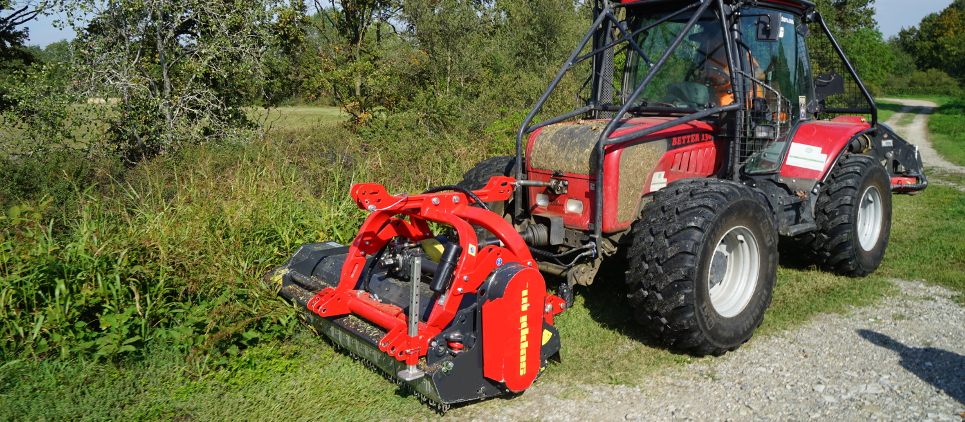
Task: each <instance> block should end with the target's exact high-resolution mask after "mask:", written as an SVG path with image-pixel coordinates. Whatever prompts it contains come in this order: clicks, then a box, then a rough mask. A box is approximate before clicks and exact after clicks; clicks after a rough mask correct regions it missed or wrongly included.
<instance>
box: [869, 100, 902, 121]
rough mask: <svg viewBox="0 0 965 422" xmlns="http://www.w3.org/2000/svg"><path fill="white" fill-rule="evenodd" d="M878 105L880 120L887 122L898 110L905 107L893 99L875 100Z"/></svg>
mask: <svg viewBox="0 0 965 422" xmlns="http://www.w3.org/2000/svg"><path fill="white" fill-rule="evenodd" d="M875 104H877V105H878V121H879V122H885V121H887V120H888V119H890V118H891V116H893V115H894V114H895V113H897V112H898V110H901V108H902V107H903V106H902V105H901V104H898V103H896V102H891V101H883V100H875Z"/></svg>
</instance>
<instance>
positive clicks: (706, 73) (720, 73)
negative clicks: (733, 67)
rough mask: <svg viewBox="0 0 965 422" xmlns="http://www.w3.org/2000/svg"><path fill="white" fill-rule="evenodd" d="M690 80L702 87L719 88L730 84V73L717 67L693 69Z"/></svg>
mask: <svg viewBox="0 0 965 422" xmlns="http://www.w3.org/2000/svg"><path fill="white" fill-rule="evenodd" d="M691 79H692V80H693V81H695V82H699V83H702V84H704V85H707V86H710V87H713V88H720V87H723V86H726V85H727V84H728V83H730V73H729V72H727V71H726V70H724V69H721V68H719V67H717V66H710V65H707V64H706V62H705V63H704V65H703V66H699V67H696V68H694V69H693V70H692V71H691Z"/></svg>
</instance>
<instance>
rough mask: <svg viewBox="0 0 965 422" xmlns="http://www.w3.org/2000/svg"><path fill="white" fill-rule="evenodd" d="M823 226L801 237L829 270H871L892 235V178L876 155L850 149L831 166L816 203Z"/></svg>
mask: <svg viewBox="0 0 965 422" xmlns="http://www.w3.org/2000/svg"><path fill="white" fill-rule="evenodd" d="M814 214H815V222H816V223H817V226H818V229H817V230H816V231H814V232H811V233H807V234H805V235H803V236H801V237H800V238H799V240H800V242H801V244H802V245H803V247H804V248H803V249H804V250H805V253H806V254H807V255H809V256H810V257H811V258H812V260H813V261H814V262H816V263H817V264H818V265H819V266H820V267H821V268H822V269H823V270H825V271H830V272H835V273H838V274H842V275H846V276H851V277H864V276H867V275H868V274H871V273H872V272H874V271H875V270H876V269H878V266H879V265H881V260H882V259H883V258H884V256H885V250H886V249H887V248H888V238H889V237H890V236H891V178H890V177H889V176H888V172H887V171H885V169H884V167H882V166H881V164H879V163H878V162H877V161H875V159H874V158H872V157H869V156H867V155H860V154H847V153H846V154H845V155H843V156H842V157H841V159H840V160H838V164H837V165H836V166H835V167H834V169H832V170H831V175H830V176H829V177H828V180H827V184H825V185H824V186H823V187H822V188H821V192H820V194H819V195H818V201H817V204H816V206H815V211H814Z"/></svg>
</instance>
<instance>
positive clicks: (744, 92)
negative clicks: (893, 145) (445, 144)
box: [513, 0, 877, 244]
mask: <svg viewBox="0 0 965 422" xmlns="http://www.w3.org/2000/svg"><path fill="white" fill-rule="evenodd" d="M596 2H597V3H596V5H595V6H594V15H595V18H594V22H593V25H592V26H591V27H590V29H589V30H588V31H587V33H586V35H584V36H583V38H582V40H581V41H580V43H579V44H578V45H577V46H576V48H575V49H574V50H573V53H572V54H571V55H570V56H569V58H568V59H567V61H566V62H565V64H564V65H563V68H562V69H560V71H559V72H558V73H557V74H556V77H555V78H554V79H553V81H552V82H550V84H549V86H548V87H547V88H546V90H545V91H544V92H543V94H542V95H541V96H540V98H539V100H538V101H537V102H536V104H535V105H534V106H533V108H532V109H531V110H530V112H529V114H527V115H526V118H525V119H524V120H523V122H522V124H521V125H520V127H519V130H518V131H517V134H516V156H517V157H522V156H523V146H524V142H525V137H526V135H528V134H530V133H532V132H534V131H536V130H537V129H539V128H542V127H544V126H548V125H552V124H556V123H560V122H563V121H566V120H569V119H573V118H576V117H578V116H584V115H591V116H594V117H597V116H603V115H605V114H604V113H606V114H609V113H612V116H614V117H613V118H612V119H611V120H610V121H609V123H608V124H607V125H606V127H605V129H604V130H603V131H602V132H601V133H600V137H599V140H598V141H597V143H596V146H595V154H596V155H595V159H596V161H597V162H596V167H595V168H596V172H595V175H594V176H595V181H596V189H595V190H596V192H598V194H597V195H595V200H594V203H593V205H592V206H593V208H592V214H593V219H594V221H593V227H592V229H593V231H594V233H593V239H592V240H593V241H595V242H596V244H599V240H600V239H601V237H602V227H603V224H602V223H603V221H602V220H603V212H602V209H603V195H602V192H604V189H603V184H604V180H603V161H604V158H605V157H604V149H605V148H606V146H608V145H614V144H619V143H623V142H627V141H630V140H633V139H638V138H641V137H644V136H648V135H651V134H653V133H656V132H659V131H662V130H665V129H669V128H672V127H675V126H678V125H681V124H684V123H687V122H691V121H694V120H698V119H704V118H708V117H711V116H715V115H722V114H724V113H731V112H733V113H734V115H735V116H736V119H737V125H736V126H737V127H745V126H748V125H753V122H752V120H753V117H752V114H753V110H752V105H751V104H748V101H746V99H748V98H750V97H749V95H748V92H749V91H750V90H751V89H754V87H751V86H749V85H751V84H754V83H756V84H758V85H763V86H765V87H766V85H764V84H763V83H762V82H760V81H757V80H756V79H754V78H753V77H751V76H750V72H749V71H747V70H748V69H745V68H744V67H742V66H746V63H744V61H743V60H736V59H735V57H739V56H738V55H737V53H736V52H735V51H733V50H734V49H733V46H735V45H740V42H738V43H735V42H733V41H734V40H735V39H737V40H740V39H741V38H740V37H741V36H742V34H741V31H740V29H739V25H738V24H737V23H736V20H737V19H738V18H739V13H738V12H737V11H738V10H739V9H740V7H741V6H745V5H748V6H751V5H756V4H757V3H758V2H757V0H697V1H695V2H693V3H690V4H688V5H686V6H684V7H683V8H680V9H679V10H677V11H675V12H671V13H669V14H667V15H665V16H664V17H662V18H660V19H658V20H656V21H654V22H651V23H650V24H648V25H645V26H642V27H641V28H639V29H636V30H633V31H631V30H630V29H629V28H627V26H626V24H625V22H624V21H621V20H620V19H619V18H617V16H616V12H617V11H619V10H620V9H623V8H634V7H666V6H667V5H669V4H671V3H679V2H680V0H651V1H637V2H630V3H613V2H611V1H610V0H596ZM780 3H785V4H786V3H792V4H794V5H799V6H803V7H805V8H807V11H806V13H804V22H805V23H809V22H816V23H818V24H820V26H821V29H822V32H824V34H825V35H826V36H827V37H828V39H829V41H830V44H831V45H832V46H833V49H834V50H835V53H836V56H837V57H838V58H839V59H840V60H841V61H842V62H843V64H844V65H845V67H846V69H847V71H848V73H850V75H851V77H852V78H854V81H855V82H856V83H857V85H858V87H859V89H860V91H861V94H862V96H863V97H864V99H865V100H866V101H867V103H868V108H822V107H820V106H817V107H811V106H809V107H808V111H809V112H813V113H817V112H822V113H864V114H870V115H871V126H872V128H874V127H875V126H876V124H877V107H876V105H875V102H874V100H873V99H872V98H871V94H870V93H869V92H868V90H867V89H866V88H865V86H864V84H863V83H862V82H861V79H860V78H859V77H858V75H857V72H856V71H855V70H854V67H853V66H852V65H851V63H850V62H849V61H848V60H847V58H846V57H845V55H844V52H843V51H842V50H841V47H840V45H839V44H838V43H837V41H836V40H835V39H834V36H833V35H832V34H831V31H830V30H829V29H828V27H827V25H826V24H825V22H824V20H823V18H822V17H821V15H820V13H818V12H817V11H816V10H814V3H812V2H809V1H806V0H785V1H782V2H780ZM711 6H716V13H717V14H718V15H719V17H720V18H721V19H720V25H721V28H720V29H721V34H722V35H723V37H724V49H725V54H726V59H727V64H728V66H729V68H730V69H733V70H732V71H731V72H729V75H728V77H729V78H730V83H731V87H732V89H733V91H734V101H733V102H732V103H731V104H727V105H722V106H716V107H708V108H703V109H698V108H685V107H647V106H646V103H644V104H642V105H636V104H637V100H638V99H639V98H640V97H641V94H642V93H643V92H644V90H645V89H646V88H647V87H648V86H649V85H650V83H651V82H652V81H653V80H654V78H655V77H656V75H657V73H658V72H659V71H660V69H661V68H663V66H664V64H666V63H667V61H668V59H669V58H670V57H671V55H672V54H673V53H674V51H675V50H676V49H677V47H678V46H680V44H681V43H682V42H683V40H684V38H685V37H686V36H687V34H688V33H689V32H690V31H691V29H692V28H694V26H695V24H696V23H697V21H698V20H699V19H700V17H701V16H703V15H704V12H706V11H708V10H713V9H710V8H711ZM689 11H693V15H692V16H691V18H690V19H689V20H688V21H687V23H686V25H684V27H683V28H682V29H681V30H680V33H679V34H677V36H676V37H675V38H674V39H673V41H672V42H671V43H670V44H669V46H668V47H667V50H666V51H665V52H664V53H663V54H662V55H661V56H660V57H659V58H658V59H657V60H656V61H653V60H652V59H651V58H650V57H648V56H647V55H646V54H645V53H644V50H643V48H641V46H640V45H639V44H638V43H637V42H636V40H635V39H634V37H635V36H637V35H638V34H640V33H643V32H646V31H648V30H650V29H652V28H654V27H656V26H657V25H660V24H662V23H664V22H667V21H669V20H671V19H674V18H677V17H680V16H681V15H683V14H685V13H687V12H689ZM611 33H613V34H614V35H619V37H612V38H613V39H611V36H610V34H611ZM591 41H593V46H594V48H593V50H592V51H590V52H589V53H586V54H582V55H581V54H580V53H581V52H582V51H583V50H584V49H585V48H586V46H587V44H589V43H590V42H591ZM624 43H626V48H628V49H630V50H629V51H631V52H632V53H633V54H637V55H639V59H640V60H642V61H643V62H644V63H646V64H647V66H649V70H648V71H647V73H646V75H645V76H644V78H643V80H642V81H641V82H640V84H639V85H638V86H636V87H635V88H634V89H633V92H632V93H631V94H630V95H629V96H626V97H623V98H624V99H625V101H624V102H623V104H622V105H621V106H613V105H609V104H606V103H603V104H601V103H602V101H598V100H599V99H600V98H599V97H601V96H602V95H601V89H600V88H601V87H602V86H603V84H607V83H611V82H610V81H607V80H605V79H606V78H605V77H604V76H603V75H604V74H605V73H607V72H606V71H605V70H606V69H607V66H609V71H610V72H609V74H610V75H612V70H613V63H612V59H613V56H614V53H615V51H617V49H618V46H622V45H624ZM745 47H746V46H745ZM591 59H592V74H591V76H590V80H589V82H590V83H591V84H592V88H593V92H592V95H591V98H590V99H589V101H587V104H586V105H585V106H582V107H579V108H577V109H575V110H573V111H570V112H568V113H564V114H561V115H558V116H555V117H552V118H549V119H546V120H543V121H541V122H539V123H536V124H533V123H532V122H533V119H534V118H535V117H536V114H537V113H538V112H539V111H540V110H541V109H542V107H543V105H544V104H545V103H546V101H547V100H548V99H549V97H550V95H551V94H552V93H553V92H554V91H555V89H556V88H557V86H558V85H559V84H560V82H561V81H562V80H563V77H564V75H565V74H566V73H567V72H569V71H570V70H572V69H574V68H575V67H576V66H577V65H578V64H580V63H582V62H584V61H586V60H591ZM608 60H609V63H607V61H608ZM628 113H635V114H643V113H659V114H664V115H667V114H670V115H681V114H683V115H682V116H680V117H678V118H676V119H674V120H671V121H668V122H665V123H661V124H657V125H654V126H647V127H645V128H642V129H640V130H637V131H634V132H631V133H629V134H625V135H622V136H617V137H612V138H611V137H610V136H611V135H612V134H613V132H614V131H615V130H616V129H617V128H618V127H619V126H620V121H621V119H622V118H623V116H626V115H627V114H628ZM785 135H787V132H786V133H781V134H776V135H775V136H785ZM731 138H732V139H731V145H730V151H729V156H730V159H729V160H727V162H726V168H725V170H724V172H725V177H729V178H731V179H733V180H739V177H740V171H739V170H740V165H741V162H740V159H741V157H740V156H741V154H740V148H741V147H742V144H743V142H744V139H743V135H742V131H741V130H737V131H735V133H734V134H733V136H731ZM514 173H515V178H516V180H519V181H523V180H526V175H525V174H524V173H523V165H522V160H521V159H518V160H516V163H515V168H514ZM524 183H525V182H524ZM524 191H525V190H524V189H516V191H515V193H514V195H515V197H514V202H515V209H514V214H513V215H514V219H516V218H519V217H520V216H522V215H523V192H524Z"/></svg>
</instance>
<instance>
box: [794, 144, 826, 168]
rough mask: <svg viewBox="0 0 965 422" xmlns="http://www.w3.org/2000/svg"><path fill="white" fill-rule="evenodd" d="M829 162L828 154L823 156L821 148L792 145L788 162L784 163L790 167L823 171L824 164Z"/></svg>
mask: <svg viewBox="0 0 965 422" xmlns="http://www.w3.org/2000/svg"><path fill="white" fill-rule="evenodd" d="M827 160H828V154H822V153H821V147H815V146H811V145H804V144H797V143H792V144H791V149H790V151H788V152H787V161H785V162H784V163H785V164H787V165H789V166H794V167H803V168H806V169H811V170H817V171H822V170H824V162H825V161H827Z"/></svg>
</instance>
